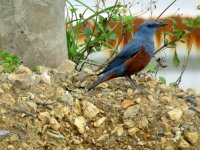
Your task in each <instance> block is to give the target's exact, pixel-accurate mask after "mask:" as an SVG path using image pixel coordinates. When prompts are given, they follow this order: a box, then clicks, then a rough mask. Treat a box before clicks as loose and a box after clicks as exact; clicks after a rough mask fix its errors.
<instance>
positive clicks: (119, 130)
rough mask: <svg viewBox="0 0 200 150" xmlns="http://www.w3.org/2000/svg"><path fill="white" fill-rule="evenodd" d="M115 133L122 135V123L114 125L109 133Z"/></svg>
mask: <svg viewBox="0 0 200 150" xmlns="http://www.w3.org/2000/svg"><path fill="white" fill-rule="evenodd" d="M114 133H116V135H117V136H122V135H123V133H124V128H123V125H118V126H116V127H115V128H114V129H113V130H112V131H111V134H114Z"/></svg>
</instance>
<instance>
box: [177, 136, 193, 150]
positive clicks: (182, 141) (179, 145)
mask: <svg viewBox="0 0 200 150" xmlns="http://www.w3.org/2000/svg"><path fill="white" fill-rule="evenodd" d="M178 147H179V148H189V147H190V144H189V143H188V142H187V141H185V140H184V139H183V138H181V140H180V142H179V144H178Z"/></svg>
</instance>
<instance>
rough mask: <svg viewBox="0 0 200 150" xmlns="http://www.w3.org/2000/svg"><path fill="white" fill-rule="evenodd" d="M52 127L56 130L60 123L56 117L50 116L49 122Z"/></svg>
mask: <svg viewBox="0 0 200 150" xmlns="http://www.w3.org/2000/svg"><path fill="white" fill-rule="evenodd" d="M49 124H50V126H51V128H52V129H54V130H56V131H58V130H59V129H60V124H59V123H58V121H57V120H56V118H54V117H52V118H51V119H50V122H49Z"/></svg>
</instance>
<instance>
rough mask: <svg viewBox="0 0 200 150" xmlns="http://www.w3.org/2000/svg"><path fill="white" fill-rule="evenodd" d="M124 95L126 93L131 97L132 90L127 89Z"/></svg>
mask: <svg viewBox="0 0 200 150" xmlns="http://www.w3.org/2000/svg"><path fill="white" fill-rule="evenodd" d="M126 93H127V95H128V96H133V93H134V92H133V89H131V88H129V89H127V92H126Z"/></svg>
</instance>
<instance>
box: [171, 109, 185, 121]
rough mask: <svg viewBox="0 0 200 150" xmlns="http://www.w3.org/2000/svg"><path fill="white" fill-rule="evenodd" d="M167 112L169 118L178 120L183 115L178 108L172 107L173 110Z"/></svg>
mask: <svg viewBox="0 0 200 150" xmlns="http://www.w3.org/2000/svg"><path fill="white" fill-rule="evenodd" d="M167 114H168V117H169V118H170V119H171V120H174V121H179V120H180V119H181V117H182V115H183V112H182V111H181V110H179V109H173V110H171V111H169V112H167Z"/></svg>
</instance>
